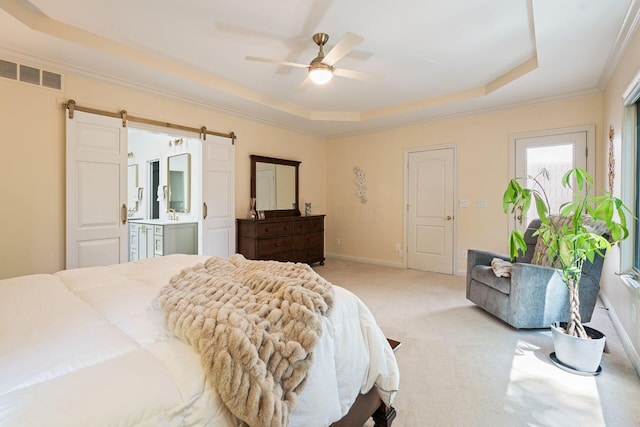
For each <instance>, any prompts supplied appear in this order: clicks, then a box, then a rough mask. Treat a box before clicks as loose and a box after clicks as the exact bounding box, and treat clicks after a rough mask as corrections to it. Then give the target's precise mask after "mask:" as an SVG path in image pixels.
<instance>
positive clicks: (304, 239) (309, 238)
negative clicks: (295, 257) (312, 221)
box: [293, 231, 324, 250]
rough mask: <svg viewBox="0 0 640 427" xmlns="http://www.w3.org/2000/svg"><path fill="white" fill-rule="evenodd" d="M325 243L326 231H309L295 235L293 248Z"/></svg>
mask: <svg viewBox="0 0 640 427" xmlns="http://www.w3.org/2000/svg"><path fill="white" fill-rule="evenodd" d="M323 245H324V233H323V232H322V231H320V232H319V233H307V234H298V235H295V236H293V248H294V249H295V250H298V249H304V248H310V247H313V246H319V247H322V246H323Z"/></svg>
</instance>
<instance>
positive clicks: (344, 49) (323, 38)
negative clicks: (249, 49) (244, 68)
mask: <svg viewBox="0 0 640 427" xmlns="http://www.w3.org/2000/svg"><path fill="white" fill-rule="evenodd" d="M313 41H314V42H315V43H316V44H317V45H318V47H319V48H320V51H319V52H318V56H316V57H315V58H314V59H313V60H312V61H311V63H310V64H309V65H305V64H299V63H296V62H288V61H278V60H275V59H268V58H259V57H256V56H247V57H246V58H245V59H246V60H247V61H258V62H267V63H270V64H279V65H286V66H289V67H298V68H307V69H308V73H309V74H308V78H309V79H310V80H311V81H312V82H314V83H316V84H319V85H322V84H325V83H327V82H328V81H329V80H331V78H332V77H333V76H334V75H336V76H340V77H346V78H349V79H356V80H365V81H378V80H380V79H381V77H380V76H378V75H375V74H369V73H363V72H361V71H354V70H346V69H344V68H335V67H334V65H335V64H336V62H338V61H339V60H340V59H342V58H344V57H345V56H346V55H348V54H349V52H351V51H352V50H353V49H354V48H355V47H356V46H358V45H359V44H360V43H362V42H363V41H364V38H362V37H360V36H358V35H356V34H353V33H346V34H345V35H344V37H342V39H340V41H339V42H338V43H336V45H335V46H334V47H333V49H331V50H330V51H329V53H327V54H326V55H325V53H324V45H325V44H326V43H327V41H329V35H328V34H325V33H317V34H314V36H313ZM305 82H306V80H305V81H304V82H303V85H304V83H305Z"/></svg>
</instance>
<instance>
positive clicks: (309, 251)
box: [293, 246, 324, 264]
mask: <svg viewBox="0 0 640 427" xmlns="http://www.w3.org/2000/svg"><path fill="white" fill-rule="evenodd" d="M293 260H294V261H295V262H306V263H308V264H312V263H314V262H320V263H324V248H323V247H322V246H315V247H311V248H306V249H296V250H295V251H293Z"/></svg>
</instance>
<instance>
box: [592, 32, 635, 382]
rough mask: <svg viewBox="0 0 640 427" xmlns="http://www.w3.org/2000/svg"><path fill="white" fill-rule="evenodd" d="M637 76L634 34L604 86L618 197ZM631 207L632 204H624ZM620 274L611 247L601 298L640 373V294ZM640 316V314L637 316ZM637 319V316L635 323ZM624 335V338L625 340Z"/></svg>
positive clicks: (615, 252) (616, 252)
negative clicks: (627, 112) (630, 93)
mask: <svg viewBox="0 0 640 427" xmlns="http://www.w3.org/2000/svg"><path fill="white" fill-rule="evenodd" d="M639 73H640V32H637V31H636V34H635V36H634V37H633V39H632V40H631V43H630V44H629V46H628V47H627V49H626V51H625V55H624V57H623V58H622V60H621V61H620V62H619V64H618V66H617V67H616V70H615V72H614V74H613V76H612V78H611V80H610V82H609V85H608V86H607V90H606V92H605V94H604V114H603V116H604V120H603V123H604V125H605V126H604V129H602V132H601V133H602V135H601V136H602V138H603V139H604V140H605V141H607V143H608V129H609V126H612V127H613V128H614V130H615V137H614V144H615V147H616V148H615V152H616V155H615V157H614V159H615V164H616V172H615V176H616V181H615V190H614V192H615V193H616V194H617V195H618V196H619V195H620V194H621V193H620V191H621V180H622V172H621V166H622V163H623V162H622V159H621V156H620V154H621V142H622V138H621V136H622V130H623V125H622V124H623V114H624V100H623V95H624V93H625V91H626V89H627V88H628V87H629V86H630V85H631V83H632V82H633V81H634V79H635V78H637V76H638V74H639ZM607 147H608V144H605V146H604V147H603V151H602V153H603V155H604V156H605V158H606V154H607V152H608V149H607ZM607 164H608V162H606V160H605V161H604V162H602V163H601V168H602V171H603V174H604V173H605V171H606V168H607ZM627 202H628V204H629V205H630V206H632V205H633V202H629V201H627ZM620 271H621V264H620V252H619V247H617V246H616V247H614V249H613V251H611V253H610V254H609V255H608V256H607V260H606V262H605V267H604V270H603V273H602V278H601V285H602V291H601V296H602V297H603V299H605V300H606V302H607V304H608V305H609V306H610V308H611V309H612V310H610V313H611V314H612V318H614V317H615V318H614V322H615V321H617V322H619V325H618V327H620V326H621V327H622V328H623V329H624V331H625V334H622V335H623V336H622V338H623V342H625V344H626V347H627V349H628V350H629V351H630V352H632V354H634V357H632V361H633V362H634V364H635V366H636V370H638V371H639V372H640V357H639V356H638V352H639V351H640V325H639V324H638V320H635V321H633V320H632V314H631V313H632V311H633V310H634V309H635V310H638V311H640V294H638V292H637V291H634V290H632V289H630V288H628V287H627V286H625V285H624V284H623V282H622V281H621V280H620V278H619V277H618V276H617V275H616V274H615V273H619V272H620ZM637 314H638V315H640V312H639V313H637ZM637 318H638V316H636V319H637ZM625 335H626V336H625Z"/></svg>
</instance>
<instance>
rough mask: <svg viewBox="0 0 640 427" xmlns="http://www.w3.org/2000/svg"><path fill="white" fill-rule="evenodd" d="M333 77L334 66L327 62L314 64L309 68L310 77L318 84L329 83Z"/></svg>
mask: <svg viewBox="0 0 640 427" xmlns="http://www.w3.org/2000/svg"><path fill="white" fill-rule="evenodd" d="M332 77H333V67H330V66H328V65H325V64H314V65H312V66H311V67H310V68H309V78H310V79H311V81H312V82H314V83H315V84H317V85H323V84H325V83H327V82H328V81H329V80H331V78H332Z"/></svg>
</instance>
